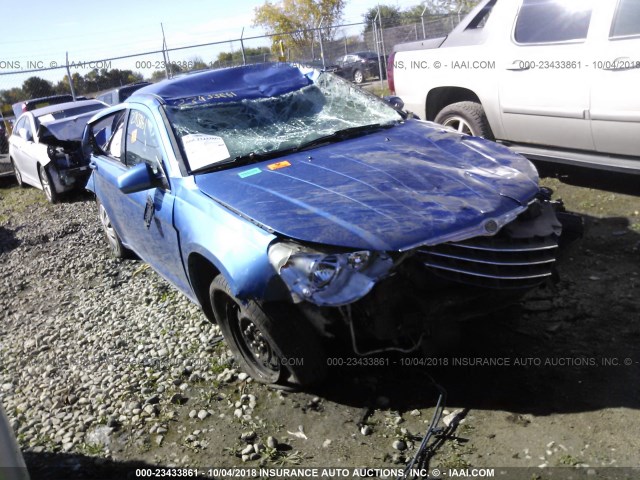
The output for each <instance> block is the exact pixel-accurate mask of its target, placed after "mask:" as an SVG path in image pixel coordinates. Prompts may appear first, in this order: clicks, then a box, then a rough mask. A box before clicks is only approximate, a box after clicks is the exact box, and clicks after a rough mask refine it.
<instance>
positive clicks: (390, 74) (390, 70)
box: [387, 52, 396, 95]
mask: <svg viewBox="0 0 640 480" xmlns="http://www.w3.org/2000/svg"><path fill="white" fill-rule="evenodd" d="M395 58H396V52H391V55H389V59H388V60H387V84H388V85H389V90H390V91H391V95H395V94H396V86H395V84H394V82H393V61H394V59H395Z"/></svg>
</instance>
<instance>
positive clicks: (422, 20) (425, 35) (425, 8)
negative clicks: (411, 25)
mask: <svg viewBox="0 0 640 480" xmlns="http://www.w3.org/2000/svg"><path fill="white" fill-rule="evenodd" d="M425 13H427V6H426V5H425V6H424V10H422V14H421V15H420V21H421V22H422V39H423V40H425V39H426V38H427V30H426V29H425V28H424V14H425Z"/></svg>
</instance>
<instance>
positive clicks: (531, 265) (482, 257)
mask: <svg viewBox="0 0 640 480" xmlns="http://www.w3.org/2000/svg"><path fill="white" fill-rule="evenodd" d="M557 249H558V242H557V239H556V237H555V236H550V237H545V238H539V237H534V238H525V239H514V238H508V237H506V236H504V237H502V236H501V237H480V238H474V239H471V240H465V241H464V242H458V243H445V244H441V245H436V246H433V247H421V248H420V249H418V258H419V260H420V261H421V262H422V263H423V264H424V265H425V266H427V267H428V268H429V269H431V270H432V271H433V272H434V273H435V274H436V275H438V276H440V277H444V278H446V279H448V280H451V281H454V282H459V283H466V284H470V285H474V286H478V287H485V288H531V287H534V286H536V285H539V284H540V283H542V282H544V281H545V279H547V278H548V277H550V276H551V274H552V269H553V264H554V262H555V260H556V253H557Z"/></svg>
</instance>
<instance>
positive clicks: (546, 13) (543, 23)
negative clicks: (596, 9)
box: [514, 0, 591, 44]
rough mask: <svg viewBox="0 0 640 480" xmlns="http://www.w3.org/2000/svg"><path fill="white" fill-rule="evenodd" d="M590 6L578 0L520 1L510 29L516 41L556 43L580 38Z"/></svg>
mask: <svg viewBox="0 0 640 480" xmlns="http://www.w3.org/2000/svg"><path fill="white" fill-rule="evenodd" d="M590 21H591V7H590V6H588V2H582V1H578V0H524V1H523V2H522V6H521V7H520V12H519V13H518V20H517V21H516V28H515V32H514V38H515V41H516V42H518V43H524V44H527V43H558V42H568V41H575V40H584V39H585V38H587V32H588V31H589V22H590Z"/></svg>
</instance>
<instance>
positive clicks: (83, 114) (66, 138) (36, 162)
mask: <svg viewBox="0 0 640 480" xmlns="http://www.w3.org/2000/svg"><path fill="white" fill-rule="evenodd" d="M105 107H106V104H104V103H103V102H100V101H98V100H83V101H79V102H67V103H60V104H58V105H51V106H48V107H43V108H37V109H35V110H31V111H29V112H25V113H23V114H22V115H21V116H20V118H18V120H17V121H16V123H15V126H14V128H13V133H12V135H11V137H10V138H9V158H10V161H11V164H12V166H13V170H14V172H15V175H16V180H17V182H18V184H19V185H21V186H22V185H24V184H28V185H32V186H34V187H36V188H39V189H41V190H43V191H44V193H45V195H46V196H47V199H48V200H49V201H50V202H51V203H54V202H56V201H57V200H58V198H59V195H60V194H61V193H63V192H67V191H70V190H74V189H81V188H84V186H85V185H86V183H87V179H88V178H89V174H90V173H91V170H90V169H89V165H88V163H87V162H86V161H85V159H84V157H83V155H82V152H81V150H80V141H81V140H82V132H83V131H84V127H85V126H86V123H87V121H88V120H89V119H90V118H91V117H92V116H93V114H94V113H96V112H97V111H98V110H101V109H103V108H105Z"/></svg>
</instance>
